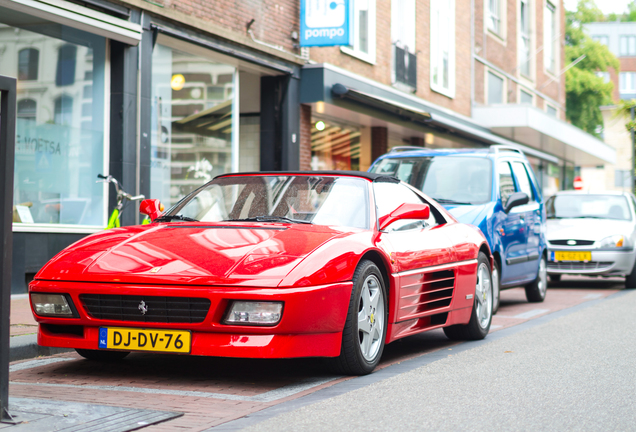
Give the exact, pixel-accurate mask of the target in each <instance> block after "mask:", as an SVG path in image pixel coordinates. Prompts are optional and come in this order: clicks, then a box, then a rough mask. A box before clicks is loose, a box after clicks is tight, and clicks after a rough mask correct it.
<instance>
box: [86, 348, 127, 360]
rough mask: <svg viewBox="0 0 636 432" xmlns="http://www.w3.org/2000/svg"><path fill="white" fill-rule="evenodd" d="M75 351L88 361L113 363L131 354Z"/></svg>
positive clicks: (87, 350) (124, 352)
mask: <svg viewBox="0 0 636 432" xmlns="http://www.w3.org/2000/svg"><path fill="white" fill-rule="evenodd" d="M75 351H77V353H78V354H79V355H81V356H82V357H84V358H85V359H88V360H94V361H102V362H111V361H117V360H121V359H123V358H124V357H126V356H127V355H128V354H130V351H105V350H104V351H102V350H91V349H79V348H75Z"/></svg>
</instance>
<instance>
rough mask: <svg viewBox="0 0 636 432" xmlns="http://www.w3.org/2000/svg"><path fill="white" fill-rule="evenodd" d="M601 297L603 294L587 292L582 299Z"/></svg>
mask: <svg viewBox="0 0 636 432" xmlns="http://www.w3.org/2000/svg"><path fill="white" fill-rule="evenodd" d="M601 297H603V294H598V293H597V294H588V295H586V296H585V297H583V299H597V298H601Z"/></svg>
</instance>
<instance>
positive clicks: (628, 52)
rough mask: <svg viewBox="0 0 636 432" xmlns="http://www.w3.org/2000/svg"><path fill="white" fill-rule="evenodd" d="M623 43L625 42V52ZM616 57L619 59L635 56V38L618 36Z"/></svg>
mask: <svg viewBox="0 0 636 432" xmlns="http://www.w3.org/2000/svg"><path fill="white" fill-rule="evenodd" d="M623 41H625V48H626V49H625V50H623ZM630 42H631V44H630ZM630 45H631V47H630ZM618 55H619V57H634V56H636V36H632V35H621V36H620V38H619V39H618Z"/></svg>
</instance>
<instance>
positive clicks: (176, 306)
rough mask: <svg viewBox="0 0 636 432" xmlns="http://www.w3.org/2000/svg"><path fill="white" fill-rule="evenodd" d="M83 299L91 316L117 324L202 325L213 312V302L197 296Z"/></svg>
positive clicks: (92, 296) (84, 296)
mask: <svg viewBox="0 0 636 432" xmlns="http://www.w3.org/2000/svg"><path fill="white" fill-rule="evenodd" d="M80 300H81V302H82V303H83V305H84V309H85V310H86V312H87V313H88V314H89V315H90V316H91V317H93V318H97V319H103V320H113V321H136V322H152V323H200V322H202V321H203V320H204V319H205V316H206V315H207V314H208V310H209V309H210V300H208V299H206V298H196V297H159V296H157V297H150V296H139V295H109V294H82V295H80ZM142 301H143V302H144V306H145V308H147V309H146V313H145V314H142V313H141V309H142V308H140V305H141V302H142Z"/></svg>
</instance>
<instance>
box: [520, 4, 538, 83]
mask: <svg viewBox="0 0 636 432" xmlns="http://www.w3.org/2000/svg"><path fill="white" fill-rule="evenodd" d="M522 3H525V4H526V5H527V7H528V18H527V19H528V33H527V34H524V33H523V32H522V17H521V4H522ZM518 5H519V7H518V8H517V9H518V11H519V12H518V14H517V29H518V42H517V43H518V51H517V52H518V57H519V60H518V65H517V67H518V68H519V69H518V70H519V76H523V77H525V78H527V79H530V80H533V79H534V75H535V73H534V72H535V67H534V64H535V60H534V57H535V52H536V49H535V40H536V39H535V30H534V29H535V20H534V15H535V14H534V0H518ZM525 37H527V38H528V46H529V52H528V53H527V54H526V53H524V52H523V49H522V47H523V40H524V38H525ZM525 62H527V63H528V71H529V73H528V74H526V73H523V72H522V71H523V64H524V63H525Z"/></svg>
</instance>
